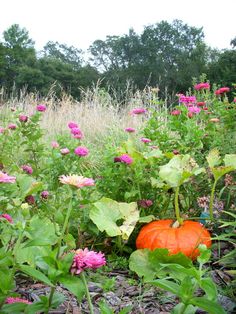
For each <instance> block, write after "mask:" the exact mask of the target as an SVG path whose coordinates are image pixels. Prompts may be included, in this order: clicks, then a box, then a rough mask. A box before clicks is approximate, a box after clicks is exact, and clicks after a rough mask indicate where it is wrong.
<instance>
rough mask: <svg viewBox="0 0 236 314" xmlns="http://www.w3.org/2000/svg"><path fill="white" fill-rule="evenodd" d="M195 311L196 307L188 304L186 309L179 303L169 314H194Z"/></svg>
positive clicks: (184, 305)
mask: <svg viewBox="0 0 236 314" xmlns="http://www.w3.org/2000/svg"><path fill="white" fill-rule="evenodd" d="M196 310H197V307H195V306H193V305H191V304H188V305H187V307H186V304H184V303H179V304H177V305H176V306H175V307H174V308H173V309H172V311H171V314H182V313H184V314H194V313H195V312H196Z"/></svg>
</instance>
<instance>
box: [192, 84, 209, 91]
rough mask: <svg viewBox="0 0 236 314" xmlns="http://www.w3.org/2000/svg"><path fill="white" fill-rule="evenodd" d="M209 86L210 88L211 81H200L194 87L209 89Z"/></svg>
mask: <svg viewBox="0 0 236 314" xmlns="http://www.w3.org/2000/svg"><path fill="white" fill-rule="evenodd" d="M209 88H210V84H209V83H199V84H196V85H195V86H194V89H196V90H201V89H209Z"/></svg>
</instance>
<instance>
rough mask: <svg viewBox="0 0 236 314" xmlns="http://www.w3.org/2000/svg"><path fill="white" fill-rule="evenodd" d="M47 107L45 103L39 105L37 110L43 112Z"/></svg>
mask: <svg viewBox="0 0 236 314" xmlns="http://www.w3.org/2000/svg"><path fill="white" fill-rule="evenodd" d="M46 109H47V107H46V106H45V105H43V104H40V105H37V107H36V110H37V111H41V112H44V111H46Z"/></svg>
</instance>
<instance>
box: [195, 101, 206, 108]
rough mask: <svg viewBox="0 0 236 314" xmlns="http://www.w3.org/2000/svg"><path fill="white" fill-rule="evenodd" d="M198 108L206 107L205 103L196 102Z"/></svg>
mask: <svg viewBox="0 0 236 314" xmlns="http://www.w3.org/2000/svg"><path fill="white" fill-rule="evenodd" d="M197 105H198V107H204V106H205V105H206V102H205V101H199V102H197Z"/></svg>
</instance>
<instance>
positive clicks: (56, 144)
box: [51, 141, 60, 148]
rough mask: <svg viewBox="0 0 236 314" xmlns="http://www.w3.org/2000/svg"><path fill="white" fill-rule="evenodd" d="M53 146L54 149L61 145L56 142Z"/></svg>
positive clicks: (53, 142) (52, 143)
mask: <svg viewBox="0 0 236 314" xmlns="http://www.w3.org/2000/svg"><path fill="white" fill-rule="evenodd" d="M51 146H52V148H59V146H60V145H59V144H58V143H57V142H56V141H52V142H51Z"/></svg>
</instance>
